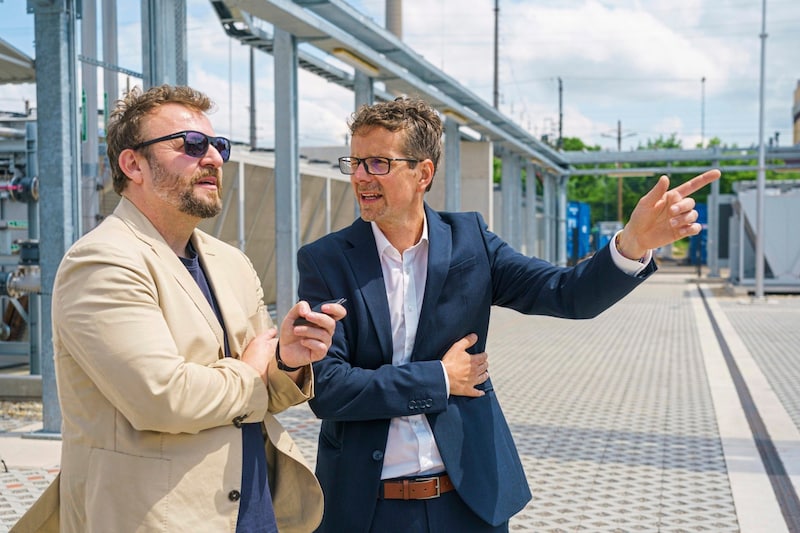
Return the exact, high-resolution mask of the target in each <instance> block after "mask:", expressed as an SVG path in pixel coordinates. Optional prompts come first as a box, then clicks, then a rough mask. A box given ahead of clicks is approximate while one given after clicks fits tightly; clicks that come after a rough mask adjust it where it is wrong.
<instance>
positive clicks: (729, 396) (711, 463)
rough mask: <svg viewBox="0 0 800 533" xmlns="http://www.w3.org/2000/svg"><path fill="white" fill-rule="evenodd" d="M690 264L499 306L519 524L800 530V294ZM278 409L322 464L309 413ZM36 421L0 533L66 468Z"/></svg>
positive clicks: (20, 452)
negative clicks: (562, 302) (601, 292)
mask: <svg viewBox="0 0 800 533" xmlns="http://www.w3.org/2000/svg"><path fill="white" fill-rule="evenodd" d="M695 275H696V272H695V271H694V270H689V269H680V268H663V269H662V271H661V272H659V273H658V274H656V275H655V276H654V277H653V278H652V279H650V280H649V281H648V282H646V283H645V284H644V285H643V286H641V287H640V288H639V289H637V290H636V291H635V292H634V293H633V294H631V295H630V296H628V297H627V298H626V299H624V300H623V301H622V302H620V303H619V304H617V305H616V306H615V307H614V308H612V309H610V310H609V311H607V312H606V313H604V314H603V315H601V316H600V317H598V318H596V319H593V320H588V321H567V320H558V319H552V318H546V317H525V316H521V315H518V314H516V313H514V312H510V311H506V310H503V309H496V310H495V311H494V312H493V316H492V326H491V331H490V338H489V342H488V347H487V351H488V352H489V355H490V361H491V368H490V371H491V374H492V380H493V382H494V384H495V390H496V391H497V393H498V396H499V399H500V402H501V404H502V406H503V409H504V411H505V413H506V416H507V418H508V421H509V424H510V425H511V429H512V431H513V433H514V436H515V440H516V443H517V447H518V448H519V451H520V453H521V455H522V459H523V463H524V466H525V469H526V472H527V474H528V482H529V484H530V487H531V490H532V492H533V499H532V501H531V502H530V504H529V505H528V506H527V507H526V508H525V509H524V510H523V511H522V512H520V513H519V514H518V515H517V516H515V517H514V518H513V519H512V520H511V530H512V531H540V532H561V531H590V532H612V531H613V532H619V531H648V532H649V531H663V532H689V531H697V532H699V531H713V532H739V531H741V532H744V533H760V532H765V533H766V532H769V533H778V532H782V531H800V530H798V528H797V526H796V524H797V523H798V516H797V515H798V513H797V511H798V509H799V508H800V504H798V502H797V495H796V494H797V492H798V491H797V490H796V488H797V487H798V484H799V483H800V431H798V427H800V387H798V386H797V384H798V383H800V296H769V297H768V298H766V299H765V300H763V301H753V300H752V299H750V298H748V297H743V296H738V297H737V296H729V295H727V294H726V293H724V291H722V290H721V288H722V283H719V282H716V283H708V280H702V279H701V280H700V283H698V282H697V280H696V279H694V278H695ZM743 399H744V400H743ZM743 405H744V407H743ZM281 419H282V421H283V422H284V423H285V425H286V426H287V427H288V428H289V429H290V431H292V433H293V435H294V436H295V438H296V439H297V440H298V442H299V444H300V446H301V449H304V450H306V451H307V454H306V456H307V458H308V459H309V460H310V461H311V462H312V463H313V460H314V453H315V451H316V435H317V428H318V422H317V421H316V419H315V418H314V416H313V414H312V413H311V411H310V410H309V409H308V408H307V407H305V406H302V407H297V408H294V409H291V410H289V411H288V412H287V413H284V414H282V415H281ZM39 427H41V426H39ZM32 429H33V430H35V429H36V426H35V425H34V426H29V427H27V428H6V429H5V431H3V429H2V428H0V458H2V459H3V460H4V461H5V463H6V466H7V467H8V472H7V473H0V532H3V531H7V529H8V528H9V527H10V525H11V524H13V523H14V522H15V521H16V519H17V518H18V516H19V515H20V514H21V513H22V512H24V510H25V509H26V508H27V507H28V506H29V505H30V504H31V503H32V502H33V500H34V499H35V498H36V496H38V494H39V493H40V492H41V490H42V489H43V488H44V486H46V484H47V482H48V481H49V480H50V479H52V477H53V476H54V475H55V473H56V472H57V471H58V459H59V458H58V453H59V444H60V443H59V442H58V441H43V440H39V439H29V438H28V439H21V438H19V437H20V435H21V434H23V433H25V432H30V431H31V430H32ZM754 431H755V435H756V436H757V438H754ZM765 465H766V466H765ZM1 466H2V465H0V467H1ZM1 471H2V470H1V469H0V472H1ZM774 487H777V492H776V489H774ZM776 494H777V496H776ZM779 501H780V502H781V503H779ZM785 516H786V517H788V518H785ZM787 523H788V524H789V525H787Z"/></svg>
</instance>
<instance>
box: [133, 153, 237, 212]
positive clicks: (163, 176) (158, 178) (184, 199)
mask: <svg viewBox="0 0 800 533" xmlns="http://www.w3.org/2000/svg"><path fill="white" fill-rule="evenodd" d="M149 163H150V167H151V168H152V169H153V189H154V191H155V193H156V194H157V195H158V197H159V198H161V200H163V201H164V202H166V203H168V204H170V205H172V206H174V207H176V208H177V209H178V210H179V211H180V212H182V213H185V214H187V215H189V216H193V217H197V218H213V217H215V216H217V215H218V214H219V213H220V211H222V169H219V170H215V169H208V168H203V169H200V170H198V171H197V172H195V173H194V174H193V175H192V176H191V178H190V179H189V180H188V185H187V180H186V179H185V178H184V177H183V176H182V175H180V174H172V173H169V172H167V171H166V170H165V169H164V167H162V166H161V165H160V164H159V163H158V161H156V160H155V158H152V160H150V161H149ZM209 176H213V177H216V178H217V191H216V194H215V195H214V197H213V198H208V197H207V196H197V195H195V190H194V185H195V184H196V183H198V182H199V181H200V180H202V179H203V178H205V177H209Z"/></svg>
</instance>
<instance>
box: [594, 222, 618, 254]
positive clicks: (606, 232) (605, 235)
mask: <svg viewBox="0 0 800 533" xmlns="http://www.w3.org/2000/svg"><path fill="white" fill-rule="evenodd" d="M621 229H622V222H619V221H617V220H603V221H600V222H597V223H596V224H595V225H594V234H595V241H594V242H595V247H594V251H595V252H596V251H597V250H600V249H601V248H603V247H604V246H608V243H609V242H610V241H611V238H612V237H614V235H615V234H616V233H617V232H618V231H619V230H621Z"/></svg>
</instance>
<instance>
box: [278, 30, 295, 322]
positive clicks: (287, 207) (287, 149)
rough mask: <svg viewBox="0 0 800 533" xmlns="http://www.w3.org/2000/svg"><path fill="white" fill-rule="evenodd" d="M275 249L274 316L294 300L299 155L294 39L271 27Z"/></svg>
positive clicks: (284, 312) (281, 315)
mask: <svg viewBox="0 0 800 533" xmlns="http://www.w3.org/2000/svg"><path fill="white" fill-rule="evenodd" d="M274 47H275V48H274V51H273V55H274V57H275V248H276V263H275V272H276V274H277V285H276V287H277V293H276V300H277V302H276V304H277V316H278V320H281V319H282V317H283V316H285V315H286V313H287V312H288V311H289V309H290V308H291V307H292V305H293V304H294V301H295V300H296V299H297V284H298V281H299V279H298V275H297V249H298V247H299V233H300V229H299V228H300V199H299V197H300V195H299V189H300V155H299V149H298V143H299V141H298V119H297V39H296V38H295V36H294V35H292V34H290V33H288V32H286V31H284V30H281V29H280V28H277V27H276V28H275V40H274Z"/></svg>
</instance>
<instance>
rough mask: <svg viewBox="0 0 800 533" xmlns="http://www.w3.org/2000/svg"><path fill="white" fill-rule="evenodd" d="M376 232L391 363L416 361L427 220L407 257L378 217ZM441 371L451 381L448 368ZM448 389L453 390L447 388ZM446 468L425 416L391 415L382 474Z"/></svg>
mask: <svg viewBox="0 0 800 533" xmlns="http://www.w3.org/2000/svg"><path fill="white" fill-rule="evenodd" d="M372 232H373V234H374V235H375V244H376V245H377V247H378V256H379V257H380V261H381V270H382V271H383V281H384V283H385V284H386V297H387V299H388V300H389V315H390V320H391V324H392V364H393V365H395V366H400V365H406V364H409V363H410V362H411V352H412V351H413V350H414V340H415V338H416V336H417V326H418V324H419V313H420V310H421V309H422V297H423V295H424V294H425V281H426V279H427V277H428V221H427V218H426V219H425V220H424V222H423V226H422V237H421V238H420V240H419V242H417V243H416V244H415V245H414V246H412V247H411V248H409V249H407V250H406V251H405V252H403V254H402V256H401V255H400V252H398V251H397V249H396V248H395V247H394V246H392V244H391V243H390V242H389V240H388V239H387V238H386V236H385V235H384V234H383V232H382V231H381V230H380V229H379V228H378V225H377V224H376V223H375V222H372ZM442 372H443V373H444V375H445V380H447V373H446V372H444V365H442ZM448 392H449V391H448ZM443 471H444V462H442V456H441V455H439V448H438V447H437V446H436V440H435V439H434V438H433V431H432V430H431V427H430V425H429V424H428V419H427V418H426V417H425V415H413V416H401V417H396V418H392V421H391V424H390V425H389V437H388V439H387V442H386V451H385V453H384V456H383V472H382V473H381V479H390V478H396V477H404V476H415V475H426V474H433V473H438V472H443Z"/></svg>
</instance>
